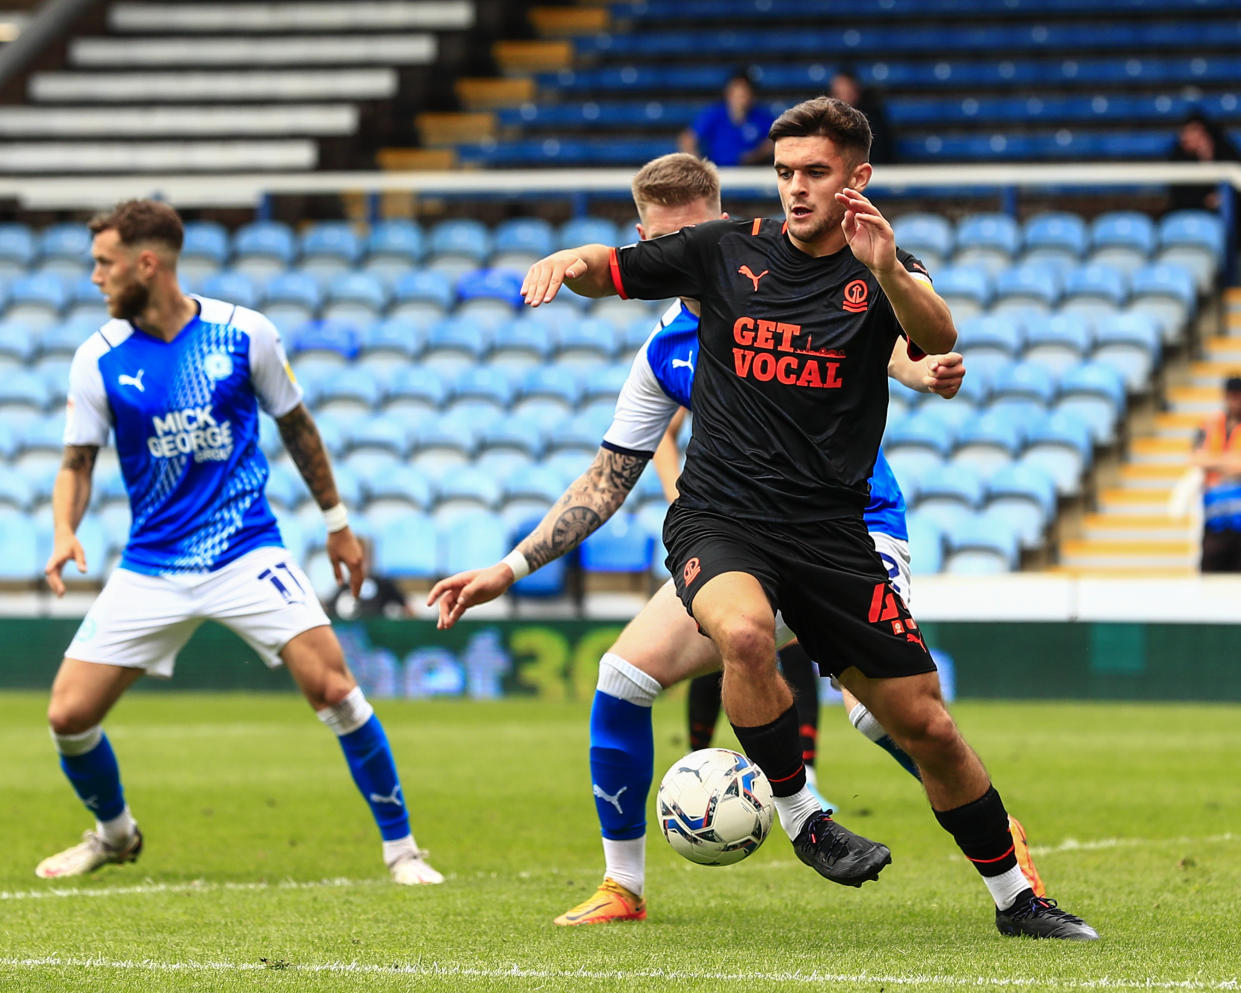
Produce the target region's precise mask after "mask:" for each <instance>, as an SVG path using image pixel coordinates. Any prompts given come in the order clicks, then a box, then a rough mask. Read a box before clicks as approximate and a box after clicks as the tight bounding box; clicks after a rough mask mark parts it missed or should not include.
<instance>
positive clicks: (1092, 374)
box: [1055, 361, 1125, 445]
mask: <svg viewBox="0 0 1241 993" xmlns="http://www.w3.org/2000/svg"><path fill="white" fill-rule="evenodd" d="M1055 409H1056V410H1057V411H1061V412H1064V411H1068V412H1072V413H1073V414H1074V415H1075V416H1077V417H1079V418H1080V419H1082V420H1084V421H1085V422H1086V423H1087V424H1089V425H1090V429H1091V433H1092V435H1093V436H1094V439H1095V442H1096V443H1097V444H1100V445H1110V444H1111V443H1112V442H1113V441H1115V440H1116V424H1117V421H1118V420H1119V418H1120V416H1121V414H1122V413H1123V412H1124V409H1125V380H1124V377H1123V376H1122V375H1121V373H1120V372H1118V371H1117V370H1116V369H1113V368H1112V367H1111V366H1108V365H1103V364H1102V363H1099V362H1094V361H1087V362H1083V363H1082V364H1081V365H1077V366H1073V367H1072V368H1071V369H1069V370H1067V371H1066V372H1065V374H1064V375H1063V376H1062V377H1061V379H1060V384H1059V396H1058V399H1057V400H1056V404H1055Z"/></svg>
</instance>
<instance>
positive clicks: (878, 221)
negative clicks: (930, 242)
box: [836, 186, 896, 272]
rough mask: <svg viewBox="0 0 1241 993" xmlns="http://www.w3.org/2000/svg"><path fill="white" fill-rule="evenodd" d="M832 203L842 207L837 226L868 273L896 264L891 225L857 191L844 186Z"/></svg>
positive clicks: (880, 270)
mask: <svg viewBox="0 0 1241 993" xmlns="http://www.w3.org/2000/svg"><path fill="white" fill-rule="evenodd" d="M836 202H837V203H839V204H841V205H842V206H843V207H844V208H845V217H844V220H843V221H841V222H840V227H841V229H842V230H843V231H844V233H845V241H847V242H848V243H849V249H850V250H851V251H852V252H853V255H854V258H856V259H857V260H858V261H859V262H861V263H862V265H864V266H866V267H867V268H868V269H870V270H871V272H882V271H885V270H889V269H891V268H893V267H894V266H895V265H896V235H894V234H893V233H892V225H891V224H889V223H888V221H887V218H886V217H884V216H883V214H881V213H879V208H878V207H876V206H875V205H874V204H873V203H871V202H870V201H869V200H867V199H866V197H864V196H862V194H861V193H859V192H858V191H857V190H855V189H853V188H852V187H849V186H846V187H845V188H844V189H843V190H842V191H841V192H840V193H837V194H836Z"/></svg>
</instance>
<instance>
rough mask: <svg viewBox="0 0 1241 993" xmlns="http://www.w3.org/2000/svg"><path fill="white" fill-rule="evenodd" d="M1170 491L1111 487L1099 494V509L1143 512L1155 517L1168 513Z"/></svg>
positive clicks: (1112, 511)
mask: <svg viewBox="0 0 1241 993" xmlns="http://www.w3.org/2000/svg"><path fill="white" fill-rule="evenodd" d="M1168 492H1169V491H1166V490H1134V489H1121V488H1120V487H1111V488H1109V489H1105V490H1103V491H1102V492H1101V493H1100V494H1099V510H1100V512H1102V513H1105V514H1143V515H1147V516H1152V517H1153V516H1156V515H1158V514H1164V513H1167V507H1168Z"/></svg>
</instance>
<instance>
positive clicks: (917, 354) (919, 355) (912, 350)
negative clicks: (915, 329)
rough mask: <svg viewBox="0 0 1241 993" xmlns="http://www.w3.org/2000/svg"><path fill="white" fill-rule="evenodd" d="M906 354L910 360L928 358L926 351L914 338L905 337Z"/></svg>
mask: <svg viewBox="0 0 1241 993" xmlns="http://www.w3.org/2000/svg"><path fill="white" fill-rule="evenodd" d="M905 354H906V355H908V356H909V358H910V360H911V361H913V362H917V361H918V360H920V359H924V358H926V352H924V351H923V350H922V349H921V348H920V347H919V346H918V345H916V344H915V343H914V340H913V339H912V338H906V339H905Z"/></svg>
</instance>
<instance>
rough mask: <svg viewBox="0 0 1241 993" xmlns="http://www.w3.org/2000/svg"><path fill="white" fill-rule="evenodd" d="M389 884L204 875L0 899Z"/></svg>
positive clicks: (9, 893)
mask: <svg viewBox="0 0 1241 993" xmlns="http://www.w3.org/2000/svg"><path fill="white" fill-rule="evenodd" d="M380 884H383V885H388V881H387V880H383V879H344V878H338V879H319V880H314V881H311V882H300V881H298V880H295V879H284V880H281V881H280V882H278V883H265V882H254V883H228V882H225V883H209V882H206V881H205V880H202V879H192V880H190V881H189V882H188V883H156V882H152V881H150V880H148V881H147V882H145V883H137V884H135V885H132V886H108V887H103V886H98V887H92V888H90V889H87V888H86V887H82V888H81V889H74V888H71V887H65V886H49V887H47V888H46V889H39V890H0V901H5V900H47V899H53V898H56V897H71V898H75V897H101V896H133V895H135V894H136V895H138V896H147V895H150V894H154V893H211V892H213V891H214V892H220V891H223V892H231V893H236V892H254V891H261V890H315V889H325V888H328V889H333V888H343V887H350V886H378V885H380Z"/></svg>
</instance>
